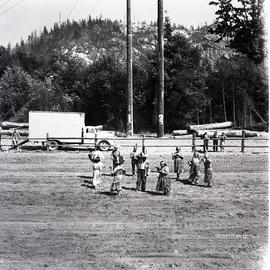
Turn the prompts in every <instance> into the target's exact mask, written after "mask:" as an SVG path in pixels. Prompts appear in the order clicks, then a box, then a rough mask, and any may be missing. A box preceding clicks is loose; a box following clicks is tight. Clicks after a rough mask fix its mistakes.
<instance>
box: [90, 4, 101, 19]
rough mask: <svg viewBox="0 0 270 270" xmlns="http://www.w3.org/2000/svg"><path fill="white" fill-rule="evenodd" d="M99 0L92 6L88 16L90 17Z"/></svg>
mask: <svg viewBox="0 0 270 270" xmlns="http://www.w3.org/2000/svg"><path fill="white" fill-rule="evenodd" d="M100 1H101V0H97V1H96V3H95V4H94V6H93V8H92V9H91V10H90V13H89V15H90V16H91V14H92V12H93V11H94V10H95V8H96V7H97V5H98V4H99V2H100Z"/></svg>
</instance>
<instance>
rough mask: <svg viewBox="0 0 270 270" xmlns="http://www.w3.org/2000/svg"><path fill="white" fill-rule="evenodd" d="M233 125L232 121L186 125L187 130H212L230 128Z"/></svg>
mask: <svg viewBox="0 0 270 270" xmlns="http://www.w3.org/2000/svg"><path fill="white" fill-rule="evenodd" d="M232 126H233V122H230V121H227V122H221V123H211V124H204V125H190V126H188V127H187V130H189V131H191V132H192V131H197V130H213V129H226V128H231V127H232Z"/></svg>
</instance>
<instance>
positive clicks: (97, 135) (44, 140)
mask: <svg viewBox="0 0 270 270" xmlns="http://www.w3.org/2000/svg"><path fill="white" fill-rule="evenodd" d="M114 136H115V132H114V131H103V130H98V129H97V128H96V127H95V126H85V114H84V113H83V112H50V111H30V112H29V141H30V142H33V143H34V144H37V143H39V144H40V143H41V144H42V145H47V147H48V148H49V150H51V151H53V150H56V149H58V148H59V147H61V146H63V145H64V144H65V145H66V144H79V145H82V144H90V146H91V145H93V146H94V145H95V144H96V145H97V146H98V148H99V149H100V150H101V151H108V150H110V149H111V148H112V147H113V146H114V142H113V141H112V139H113V137H114Z"/></svg>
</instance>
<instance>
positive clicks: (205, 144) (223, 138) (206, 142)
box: [203, 131, 227, 152]
mask: <svg viewBox="0 0 270 270" xmlns="http://www.w3.org/2000/svg"><path fill="white" fill-rule="evenodd" d="M226 139H227V136H226V135H225V133H224V132H222V133H221V135H218V132H217V131H215V133H214V135H213V136H212V140H213V151H214V152H218V147H219V148H220V151H221V152H224V144H225V141H226ZM209 140H210V136H209V134H208V133H207V132H205V133H204V134H203V150H204V152H208V145H209ZM218 142H219V143H218Z"/></svg>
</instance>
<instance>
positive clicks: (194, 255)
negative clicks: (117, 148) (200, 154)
mask: <svg viewBox="0 0 270 270" xmlns="http://www.w3.org/2000/svg"><path fill="white" fill-rule="evenodd" d="M163 149H164V148H163ZM123 151H124V155H125V157H126V159H127V162H126V164H125V166H126V168H127V171H128V173H130V164H129V160H128V154H129V153H128V152H129V151H130V148H129V149H127V148H125V149H124V150H123ZM172 151H173V149H164V150H163V151H162V153H163V156H164V158H165V159H167V160H169V164H170V167H171V169H172V161H171V157H170V153H171V152H172ZM159 154H160V153H159V152H158V154H156V155H155V154H154V150H152V153H151V155H150V158H149V160H150V163H151V166H152V168H154V167H155V166H158V163H159V161H160V157H159ZM105 157H106V162H105V168H104V176H103V186H102V190H101V191H96V190H94V189H92V188H91V185H90V184H89V181H90V180H91V179H90V176H91V164H90V162H89V160H88V158H87V153H86V152H63V151H61V152H56V153H49V152H43V151H36V152H35V151H31V152H30V151H23V152H21V153H15V152H9V153H0V172H1V187H0V242H1V245H0V269H4V270H6V269H67V270H70V269H260V268H261V266H262V263H263V255H264V252H265V248H266V245H267V236H268V235H267V234H268V222H267V221H268V155H267V154H263V153H260V154H239V153H233V154H232V153H225V154H222V153H215V154H214V153H212V154H210V157H211V158H212V160H213V167H214V171H215V175H214V186H213V187H212V188H205V187H204V186H203V182H202V177H201V180H200V185H199V186H191V185H185V184H183V183H182V182H179V181H174V182H173V184H172V188H173V192H172V194H171V196H169V197H167V196H162V195H159V194H157V193H156V192H155V185H156V181H157V173H154V172H153V173H151V175H150V177H149V178H148V183H147V192H145V193H142V192H135V191H134V187H135V179H133V178H132V176H129V175H127V176H126V177H125V180H124V182H123V193H124V195H123V196H122V197H115V196H112V195H111V194H110V193H109V192H108V190H109V187H110V184H111V180H112V179H111V177H110V176H109V166H110V165H111V164H110V153H106V154H105ZM189 158H190V153H188V152H187V153H186V154H185V159H186V161H188V159H189ZM172 177H175V175H174V174H172ZM187 177H188V166H187V164H186V171H185V173H184V174H183V178H187Z"/></svg>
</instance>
